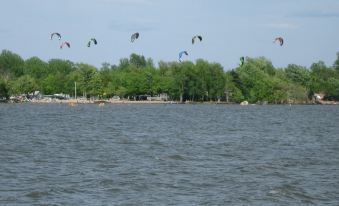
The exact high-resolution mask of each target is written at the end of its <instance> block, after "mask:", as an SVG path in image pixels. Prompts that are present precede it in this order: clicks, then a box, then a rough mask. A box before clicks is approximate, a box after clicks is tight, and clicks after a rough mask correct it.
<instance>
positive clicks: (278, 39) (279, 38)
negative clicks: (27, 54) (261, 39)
mask: <svg viewBox="0 0 339 206" xmlns="http://www.w3.org/2000/svg"><path fill="white" fill-rule="evenodd" d="M277 41H278V42H279V44H280V46H282V45H283V44H284V39H283V38H282V37H277V38H275V39H274V41H273V43H275V42H277Z"/></svg>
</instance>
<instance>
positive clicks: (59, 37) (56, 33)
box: [51, 32, 61, 40]
mask: <svg viewBox="0 0 339 206" xmlns="http://www.w3.org/2000/svg"><path fill="white" fill-rule="evenodd" d="M55 35H56V36H58V39H59V40H60V39H61V35H60V34H59V33H58V32H54V33H52V34H51V40H52V39H53V37H54V36H55Z"/></svg>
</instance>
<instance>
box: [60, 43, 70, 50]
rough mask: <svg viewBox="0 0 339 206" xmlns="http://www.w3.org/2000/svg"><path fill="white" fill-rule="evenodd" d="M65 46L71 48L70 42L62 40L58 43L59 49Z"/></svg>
mask: <svg viewBox="0 0 339 206" xmlns="http://www.w3.org/2000/svg"><path fill="white" fill-rule="evenodd" d="M65 45H66V46H67V47H68V48H71V44H70V43H69V42H67V41H64V42H63V43H62V44H61V45H60V49H62V48H63V47H64V46H65Z"/></svg>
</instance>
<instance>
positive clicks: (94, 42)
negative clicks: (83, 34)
mask: <svg viewBox="0 0 339 206" xmlns="http://www.w3.org/2000/svg"><path fill="white" fill-rule="evenodd" d="M92 42H93V44H94V45H97V44H98V42H97V40H96V39H95V38H91V39H90V40H89V41H88V43H87V46H88V47H90V46H91V43H92Z"/></svg>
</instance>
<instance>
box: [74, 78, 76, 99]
mask: <svg viewBox="0 0 339 206" xmlns="http://www.w3.org/2000/svg"><path fill="white" fill-rule="evenodd" d="M74 97H75V99H77V82H74Z"/></svg>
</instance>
